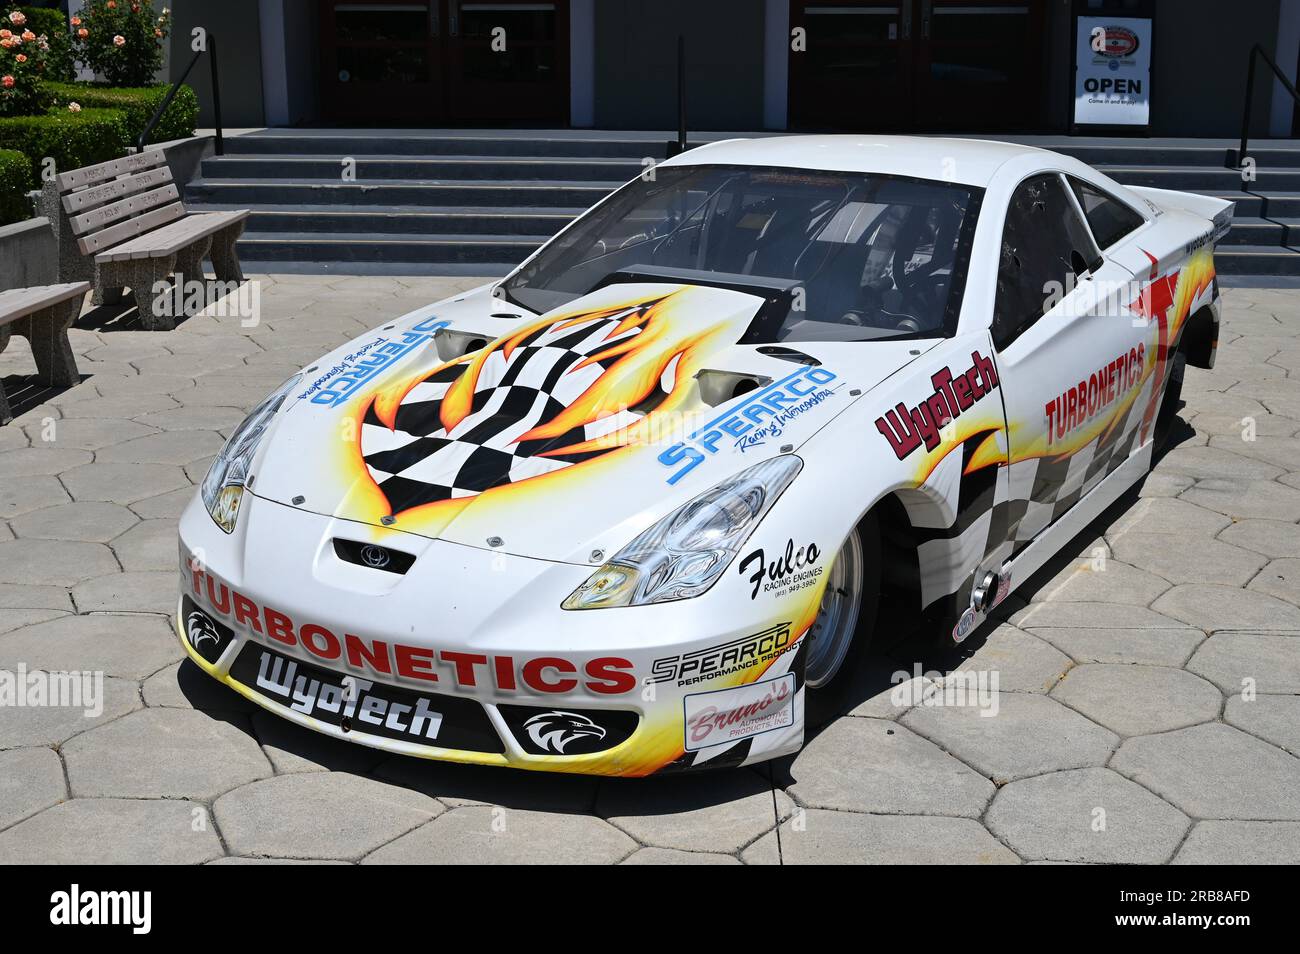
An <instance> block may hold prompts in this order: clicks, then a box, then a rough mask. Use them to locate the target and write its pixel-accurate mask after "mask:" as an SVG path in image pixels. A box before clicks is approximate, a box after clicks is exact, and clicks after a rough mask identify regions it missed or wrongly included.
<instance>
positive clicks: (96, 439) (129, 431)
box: [26, 418, 154, 451]
mask: <svg viewBox="0 0 1300 954" xmlns="http://www.w3.org/2000/svg"><path fill="white" fill-rule="evenodd" d="M26 430H27V433H28V434H29V435H30V436H31V439H32V444H33V445H34V446H38V447H39V446H50V447H63V448H68V447H71V448H77V449H80V450H85V451H96V450H99V449H100V448H101V447H110V446H112V445H113V444H120V443H122V442H123V441H129V440H134V439H135V438H137V437H144V436H146V435H148V434H153V433H154V428H152V427H147V426H145V425H144V424H137V423H136V422H135V421H128V420H126V419H124V418H117V419H114V418H77V419H72V420H64V421H56V422H55V423H54V425H53V427H52V428H50V429H47V427H46V425H44V424H41V423H39V422H37V423H34V424H29V425H27V428H26ZM47 433H48V434H49V436H50V437H51V440H49V441H48V442H47V441H45V439H44V437H45V435H46V434H47Z"/></svg>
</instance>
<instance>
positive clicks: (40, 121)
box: [0, 108, 129, 182]
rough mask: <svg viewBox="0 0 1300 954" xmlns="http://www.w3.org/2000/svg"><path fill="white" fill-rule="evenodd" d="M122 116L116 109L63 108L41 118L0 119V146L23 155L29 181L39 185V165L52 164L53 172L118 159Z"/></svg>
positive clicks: (124, 128) (123, 138)
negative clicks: (73, 109)
mask: <svg viewBox="0 0 1300 954" xmlns="http://www.w3.org/2000/svg"><path fill="white" fill-rule="evenodd" d="M128 138H129V137H128V135H127V124H126V115H125V114H124V113H123V112H122V111H121V110H120V109H83V110H82V111H81V112H79V113H70V112H68V110H67V109H66V108H64V109H62V110H60V111H58V112H52V113H49V114H47V115H45V116H5V117H0V142H2V143H4V144H5V146H6V147H10V148H13V149H16V150H18V152H21V153H23V154H24V155H25V156H26V157H27V159H28V167H29V168H30V170H31V174H32V177H33V181H35V182H40V179H41V172H42V164H43V161H44V160H45V159H46V158H47V157H48V158H51V159H53V160H54V168H55V171H57V172H66V171H67V170H69V169H77V168H80V167H81V166H89V165H93V164H94V163H96V162H107V161H108V160H109V159H118V158H121V156H123V155H124V154H125V152H126V143H127V140H128Z"/></svg>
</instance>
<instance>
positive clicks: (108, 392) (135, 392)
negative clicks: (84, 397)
mask: <svg viewBox="0 0 1300 954" xmlns="http://www.w3.org/2000/svg"><path fill="white" fill-rule="evenodd" d="M193 386H194V377H193V376H192V375H186V374H158V373H156V372H155V373H154V374H143V375H136V376H135V377H133V378H111V379H106V380H102V381H96V382H95V390H96V391H98V392H99V393H100V394H101V395H103V397H104V398H114V399H116V398H126V397H140V396H143V395H164V396H166V395H169V394H171V393H172V392H173V391H181V390H184V389H185V388H189V387H193ZM153 410H154V408H152V407H149V408H144V409H143V410H139V411H137V412H136V413H135V414H132V415H128V416H130V417H139V416H140V415H141V414H144V413H147V412H150V411H153Z"/></svg>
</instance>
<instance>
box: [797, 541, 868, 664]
mask: <svg viewBox="0 0 1300 954" xmlns="http://www.w3.org/2000/svg"><path fill="white" fill-rule="evenodd" d="M861 607H862V541H861V540H860V539H859V538H858V533H857V531H856V530H855V531H854V532H853V533H851V534H849V538H848V539H847V540H845V541H844V546H843V547H841V548H840V552H839V553H837V554H836V555H835V562H834V563H833V564H831V569H830V579H828V580H827V581H826V589H825V590H824V591H823V592H822V605H821V608H820V609H819V610H818V612H817V618H816V619H815V620H813V624H812V626H811V627H810V628H809V630H808V636H807V639H808V662H807V665H806V667H805V669H804V681H805V682H807V683H808V685H809V686H811V687H812V688H814V689H816V688H817V687H818V686H824V685H825V684H826V683H828V682H830V681H831V680H832V679H834V678H835V674H836V673H837V672H839V669H840V665H841V664H842V663H843V662H844V657H845V656H846V655H847V654H848V651H849V645H850V644H851V643H852V642H853V633H854V631H855V630H856V629H857V628H858V612H859V610H860V609H861Z"/></svg>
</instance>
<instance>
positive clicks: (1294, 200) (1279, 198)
mask: <svg viewBox="0 0 1300 954" xmlns="http://www.w3.org/2000/svg"><path fill="white" fill-rule="evenodd" d="M1197 191H1200V192H1202V193H1203V194H1204V195H1212V196H1214V197H1215V198H1216V199H1227V200H1228V201H1229V202H1235V203H1236V204H1237V208H1236V218H1238V219H1241V218H1268V219H1287V218H1296V217H1300V192H1273V191H1271V190H1270V191H1268V192H1259V191H1255V190H1252V191H1250V192H1242V191H1240V190H1237V191H1231V190H1227V191H1212V190H1197Z"/></svg>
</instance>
